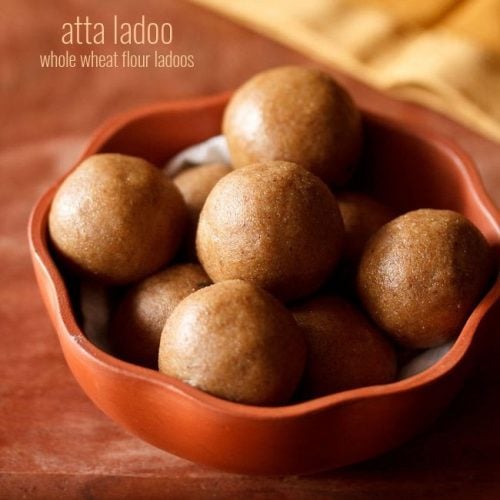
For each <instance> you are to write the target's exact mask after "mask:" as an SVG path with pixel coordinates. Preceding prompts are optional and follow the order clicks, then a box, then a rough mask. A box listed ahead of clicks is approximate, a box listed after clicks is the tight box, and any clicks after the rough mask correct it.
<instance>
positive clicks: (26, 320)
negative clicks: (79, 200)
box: [0, 0, 500, 499]
mask: <svg viewBox="0 0 500 500" xmlns="http://www.w3.org/2000/svg"><path fill="white" fill-rule="evenodd" d="M114 14H118V15H119V16H120V18H122V19H123V20H129V21H134V20H137V19H138V18H140V16H141V15H142V14H144V15H145V16H146V17H147V18H149V19H151V20H155V21H163V20H168V21H169V22H170V23H172V25H173V28H174V41H173V43H172V45H171V46H170V47H169V48H168V50H172V51H174V52H175V53H178V54H192V55H193V56H194V59H195V68H194V69H165V68H163V69H161V68H150V69H149V70H141V69H125V70H120V69H72V68H68V69H41V68H40V61H39V55H40V54H42V53H46V52H50V50H51V49H53V50H54V51H56V52H61V51H63V50H64V49H65V47H64V46H63V45H62V44H61V42H60V36H61V26H62V23H64V22H70V21H74V20H75V16H76V15H80V16H89V17H90V18H91V19H92V20H93V21H96V22H97V21H102V22H110V20H111V17H112V16H113V15H114ZM0 16H1V17H0V19H1V21H2V26H0V70H1V74H0V76H1V78H0V109H1V111H2V113H1V117H2V125H1V133H0V141H1V145H0V146H1V149H0V173H1V182H0V204H1V217H0V256H1V259H2V266H1V268H0V269H1V270H0V273H1V278H0V499H4V498H5V499H11V498H12V499H14V498H16V499H17V498H250V499H252V498H259V499H263V498H266V499H267V498H298V499H302V498H304V499H306V498H314V499H316V498H319V499H321V498H339V499H344V498H345V499H372V498H384V499H385V498H405V497H406V498H453V499H456V498H464V499H469V498H471V499H472V498H474V499H478V498H485V499H490V498H491V499H493V498H500V431H499V425H500V397H499V394H500V370H499V369H498V359H499V357H500V340H499V341H498V342H497V343H496V345H494V346H492V349H491V350H490V352H488V353H486V354H485V355H484V356H483V357H482V359H481V363H480V364H479V366H478V368H477V369H476V371H475V372H474V374H473V375H472V376H471V377H470V379H469V380H468V382H467V383H466V385H465V387H464V388H463V390H462V391H461V393H460V394H459V396H458V397H457V399H456V400H455V401H454V403H453V404H452V405H451V407H450V408H449V409H448V410H447V411H446V413H445V414H444V415H443V416H442V417H441V418H440V419H439V421H438V422H437V423H436V424H435V425H434V426H433V427H432V428H431V429H429V430H428V431H427V432H426V433H425V434H422V435H420V436H418V437H417V438H415V439H414V440H412V441H411V442H410V443H408V444H407V445H405V446H403V447H402V448H400V449H398V450H396V451H394V452H392V453H390V454H387V455H385V456H383V457H380V458H378V459H375V460H372V461H369V462H366V463H363V464H358V465H355V466H351V467H347V468H343V469H341V470H335V471H331V472H328V473H322V474H318V475H313V476H307V477H297V476H293V477H264V478H261V477H258V478H256V477H248V476H242V475H235V474H227V473H222V472H219V471H216V470H212V469H209V468H206V467H202V466H199V465H196V464H193V463H190V462H187V461H185V460H182V459H180V458H177V457H175V456H172V455H169V454H167V453H165V452H163V451H161V450H157V449H155V448H153V447H151V446H149V445H148V444H146V443H144V442H142V441H140V440H139V439H137V438H135V437H134V436H131V435H130V434H128V433H127V432H125V431H124V430H122V429H121V428H119V427H118V426H116V425H115V424H114V423H113V422H112V421H110V420H109V419H108V418H107V417H106V416H104V415H103V414H102V413H101V412H100V411H99V410H98V409H97V408H95V407H94V406H93V404H92V403H91V402H90V401H89V400H88V399H87V397H86V396H85V395H84V394H83V392H82V391H81V390H80V389H79V387H78V386H77V384H76V382H75V381H74V379H73V378H72V376H71V374H70V373H69V370H68V368H67V367H66V365H65V362H64V359H63V357H62V354H61V352H60V350H59V346H58V344H57V340H56V335H55V333H54V331H53V329H52V327H51V325H50V323H49V319H48V316H47V314H46V311H45V310H44V308H43V306H42V303H41V300H40V297H39V294H38V290H37V288H36V284H35V281H34V276H33V272H32V268H31V264H30V261H29V255H28V245H27V239H26V225H27V220H28V216H29V212H30V210H31V207H32V206H33V204H34V202H35V201H36V199H37V197H38V196H39V195H40V194H41V193H42V192H44V190H45V189H46V188H47V187H48V186H49V185H50V184H51V183H52V182H54V180H56V179H57V178H58V177H59V176H60V175H61V174H62V173H63V172H64V171H65V170H66V169H67V168H68V167H69V166H70V165H71V163H72V162H73V161H74V160H75V159H76V158H77V156H78V155H79V153H80V152H81V150H82V147H83V145H84V144H85V141H86V139H87V138H88V135H89V133H90V132H91V131H92V130H93V129H94V128H95V127H96V126H97V125H99V124H100V122H101V121H102V120H103V119H105V118H106V117H108V116H110V115H112V114H114V113H116V112H119V111H122V110H125V109H129V108H130V107H133V106H136V105H138V104H142V103H147V102H151V101H157V100H164V99H174V98H179V97H189V96H195V95H200V94H205V95H206V94H211V93H215V92H219V91H222V90H226V89H230V88H234V87H235V86H236V85H238V84H239V83H240V82H241V81H243V80H244V79H245V78H247V77H249V76H250V75H252V74H253V73H255V72H256V71H259V70H262V69H264V68H266V67H270V66H274V65H279V64H284V63H307V62H308V60H307V58H305V57H304V56H301V55H299V54H297V53H294V52H293V51H291V50H289V49H287V48H284V47H282V46H280V45H278V44H276V43H273V42H271V41H270V40H267V39H265V38H263V37H261V36H259V35H257V34H254V33H252V32H250V31H248V30H246V29H244V28H242V27H240V26H237V25H235V24H233V23H232V22H230V21H228V20H226V19H223V18H220V17H218V16H216V15H214V14H212V13H210V12H207V11H205V10H203V9H200V8H199V7H195V6H192V5H190V4H188V3H185V2H184V1H178V0H177V1H175V0H143V1H141V2H135V1H132V0H126V1H121V2H118V1H109V2H101V1H98V0H87V1H86V2H85V4H83V6H82V4H81V3H80V2H78V1H76V0H71V1H63V0H60V1H54V2H44V3H42V2H30V1H28V0H24V1H20V0H2V3H1V6H0ZM88 48H89V47H85V46H72V48H71V49H72V51H73V52H75V53H78V51H86V50H88ZM97 49H98V50H103V51H104V50H105V49H106V47H104V48H99V47H97ZM107 49H109V47H107ZM138 50H143V51H151V47H144V48H142V49H141V48H139V49H138ZM162 50H165V49H164V48H163V49H162ZM336 74H337V76H338V77H339V78H340V79H341V81H342V82H343V83H344V84H346V85H347V86H348V87H349V89H350V90H351V92H352V93H353V95H354V96H355V98H356V100H357V101H358V102H359V103H361V104H363V105H364V106H365V107H367V108H369V109H372V110H375V111H376V110H377V109H381V108H383V107H386V106H387V101H386V100H385V99H384V98H383V97H381V96H380V95H379V93H378V92H376V91H374V90H371V89H368V88H366V87H365V86H364V85H362V84H360V83H359V82H355V81H352V80H351V79H349V78H347V77H346V76H344V75H341V74H339V73H336ZM390 112H391V114H393V115H394V116H396V117H401V116H402V115H405V116H406V115H408V108H407V107H404V106H398V105H395V106H393V107H392V108H391V111H390ZM411 119H412V120H413V121H415V122H419V123H421V124H422V125H423V126H426V127H429V128H432V129H435V130H437V131H439V132H441V133H443V134H446V135H450V136H452V137H453V138H454V139H455V140H457V141H458V142H459V143H460V144H462V146H463V147H464V148H465V149H466V150H467V151H469V153H470V154H471V155H472V157H473V158H474V159H475V161H476V163H477V165H478V167H479V170H480V171H481V174H482V175H483V179H484V181H485V184H486V186H487V189H488V190H489V192H490V194H491V196H492V197H493V198H494V199H495V200H496V202H497V204H498V203H499V202H500V146H499V145H498V144H494V143H492V142H490V141H488V140H486V139H484V138H482V137H480V136H478V135H476V134H475V133H473V132H471V131H468V130H466V129H464V128H462V127H460V126H458V125H456V124H454V123H453V122H451V121H450V120H447V119H446V118H444V117H440V116H438V115H431V114H429V113H428V112H427V111H426V110H423V109H420V108H418V107H413V108H412V110H411ZM498 334H499V337H500V328H499V332H498Z"/></svg>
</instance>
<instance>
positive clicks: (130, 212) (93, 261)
mask: <svg viewBox="0 0 500 500" xmlns="http://www.w3.org/2000/svg"><path fill="white" fill-rule="evenodd" d="M186 219H187V215H186V206H185V203H184V200H183V199H182V196H181V194H180V193H179V191H178V189H177V188H176V187H175V186H174V184H173V183H172V181H171V180H169V179H168V178H167V177H166V176H164V175H163V174H162V173H161V172H160V170H159V169H157V168H156V167H154V165H152V164H151V163H149V162H147V161H146V160H143V159H141V158H136V157H132V156H125V155H120V154H96V155H93V156H90V157H88V158H87V159H85V160H84V161H83V162H82V163H81V164H80V165H79V166H78V167H77V168H76V169H75V170H74V171H73V172H72V173H71V174H69V175H68V177H66V179H65V180H64V181H63V182H62V184H61V185H60V186H59V189H58V190H57V193H56V195H55V197H54V200H53V202H52V207H51V209H50V214H49V233H50V237H51V240H52V243H53V245H54V248H55V250H56V252H57V253H58V254H59V256H60V257H61V259H62V261H63V262H64V263H65V264H66V265H67V266H68V268H69V269H71V270H73V271H75V272H77V273H79V274H81V275H84V276H86V277H90V278H93V279H96V280H99V281H102V282H105V283H108V284H125V283H129V282H132V281H136V280H139V279H141V278H144V277H145V276H147V275H149V274H151V273H153V272H155V271H157V270H158V269H160V268H161V267H162V266H164V265H165V264H166V263H167V262H168V261H169V260H170V259H171V258H172V257H173V256H174V255H175V253H176V251H177V249H178V247H179V244H180V242H181V239H182V237H183V235H184V229H185V224H186Z"/></svg>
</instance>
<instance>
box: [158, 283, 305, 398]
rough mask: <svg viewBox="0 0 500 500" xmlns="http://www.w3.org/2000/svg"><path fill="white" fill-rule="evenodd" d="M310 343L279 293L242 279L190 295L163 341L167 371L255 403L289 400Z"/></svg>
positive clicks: (163, 366)
mask: <svg viewBox="0 0 500 500" xmlns="http://www.w3.org/2000/svg"><path fill="white" fill-rule="evenodd" d="M305 358H306V345H305V340H304V336H303V334H302V332H301V331H300V329H299V327H298V326H297V324H296V323H295V321H294V319H293V317H292V315H291V314H290V312H288V311H287V310H286V309H285V307H284V306H282V305H281V304H280V302H278V301H277V300H276V299H275V298H274V297H272V296H271V295H269V294H268V293H266V292H264V291H263V290H261V289H259V288H258V287H255V286H254V285H252V284H251V283H247V282H245V281H241V280H231V281H224V282H222V283H217V284H215V285H212V286H209V287H207V288H203V289H202V290H198V291H197V292H195V293H193V294H191V295H189V296H188V297H187V298H185V299H184V300H183V301H182V302H181V303H180V304H179V305H178V306H177V307H176V308H175V310H174V312H173V313H172V314H171V316H170V317H169V318H168V320H167V322H166V324H165V328H164V329H163V332H162V335H161V341H160V352H159V358H158V366H159V368H160V371H161V372H163V373H165V374H167V375H170V376H172V377H176V378H178V379H180V380H183V381H184V382H186V383H188V384H190V385H192V386H194V387H197V388H199V389H201V390H203V391H205V392H208V393H210V394H213V395H215V396H218V397H221V398H224V399H228V400H231V401H237V402H240V403H247V404H254V405H276V404H281V403H285V402H287V401H288V400H289V399H290V397H291V395H292V393H293V392H294V390H295V388H296V387H297V385H298V382H299V380H300V377H301V375H302V372H303V369H304V363H305Z"/></svg>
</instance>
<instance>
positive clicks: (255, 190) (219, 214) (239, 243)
mask: <svg viewBox="0 0 500 500" xmlns="http://www.w3.org/2000/svg"><path fill="white" fill-rule="evenodd" d="M343 237H344V227H343V224H342V218H341V216H340V212H339V209H338V205H337V202H336V200H335V197H334V196H333V195H332V193H331V192H330V190H329V189H328V187H327V186H326V184H324V183H323V182H322V181H321V180H320V179H318V178H317V177H316V176H315V175H313V174H311V173H310V172H308V171H307V170H305V169H303V168H302V167H300V166H299V165H296V164H294V163H289V162H280V161H270V162H263V163H258V164H254V165H249V166H246V167H243V168H240V169H238V170H235V171H234V172H232V173H230V174H229V175H227V176H226V177H224V178H223V179H221V180H220V181H219V182H218V183H217V185H216V186H215V187H214V189H213V190H212V192H211V193H210V195H209V196H208V198H207V201H206V203H205V206H204V207H203V210H202V212H201V215H200V221H199V225H198V232H197V237H196V246H197V251H198V258H199V259H200V262H201V263H202V264H203V267H204V268H205V270H206V271H207V273H208V275H209V276H210V278H212V280H213V281H214V282H217V281H222V280H227V279H245V280H248V281H251V282H253V283H255V284H256V285H258V286H261V287H262V288H265V289H266V290H268V291H270V292H271V293H273V294H275V295H276V296H278V297H279V298H282V299H284V300H289V299H294V298H297V297H302V296H304V295H307V294H309V293H311V292H313V291H314V290H316V289H317V288H319V287H320V286H321V284H322V283H323V282H324V281H325V280H326V279H327V278H328V277H329V274H330V273H331V271H332V270H333V268H334V266H335V264H336V263H337V261H338V259H339V257H340V254H341V251H342V242H343Z"/></svg>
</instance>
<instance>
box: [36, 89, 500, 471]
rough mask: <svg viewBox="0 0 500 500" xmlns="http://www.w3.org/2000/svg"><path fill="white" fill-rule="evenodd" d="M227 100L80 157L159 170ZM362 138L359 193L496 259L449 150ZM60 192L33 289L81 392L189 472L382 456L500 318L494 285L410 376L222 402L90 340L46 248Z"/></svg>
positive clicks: (499, 235) (417, 140) (169, 106)
mask: <svg viewBox="0 0 500 500" xmlns="http://www.w3.org/2000/svg"><path fill="white" fill-rule="evenodd" d="M227 99H228V94H225V95H221V96H216V97H210V98H203V99H198V100H191V101H186V102H169V103H164V104H158V105H155V106H150V107H148V108H143V109H141V110H138V111H133V112H130V113H127V114H125V115H122V116H119V117H117V118H115V119H112V120H111V121H109V122H108V123H107V124H106V125H105V126H104V127H103V128H101V129H100V130H99V131H98V132H97V133H96V134H95V136H94V138H93V140H92V141H91V143H90V145H89V147H88V148H87V150H86V151H85V153H84V154H83V156H82V158H83V157H86V156H88V155H90V154H92V153H96V152H103V151H109V152H120V153H126V154H133V155H137V156H142V157H145V158H147V159H149V160H151V161H152V162H154V163H156V164H158V165H160V164H162V163H163V162H164V161H165V160H167V159H168V158H170V157H171V156H172V155H173V154H175V153H177V152H178V151H179V150H181V149H183V148H185V147H186V146H188V145H191V144H194V143H197V142H199V141H202V140H204V139H207V138H208V137H211V136H213V135H215V134H217V133H219V130H220V122H221V116H222V112H223V109H224V106H225V104H226V102H227ZM365 129H366V148H365V160H364V161H363V163H362V166H361V168H360V171H359V175H358V179H357V181H356V182H357V183H358V184H359V185H360V188H361V189H365V190H368V191H370V192H372V193H373V194H374V195H375V196H377V197H378V198H381V199H383V200H385V202H386V203H388V204H389V205H392V206H393V207H395V208H396V209H397V210H399V211H401V212H403V211H406V210H410V209H413V208H417V207H436V208H439V207H441V208H444V207H446V208H450V209H454V210H457V211H459V212H462V213H463V214H465V215H466V216H467V217H469V218H470V219H471V220H472V221H473V222H474V223H475V224H476V225H477V226H478V227H479V228H480V229H481V231H482V232H483V234H484V235H485V236H486V238H487V239H488V240H489V242H490V244H491V245H492V246H494V247H495V249H496V251H497V256H498V248H499V246H500V230H499V219H498V214H497V212H496V210H495V208H494V205H493V204H492V202H491V201H490V200H489V199H488V197H487V195H486V194H485V191H484V189H483V187H482V185H481V182H480V180H479V176H478V174H477V173H476V171H475V169H474V166H473V164H472V162H471V160H470V159H469V158H468V157H467V156H466V155H465V154H464V153H463V152H462V151H461V150H460V149H459V148H458V147H457V146H456V145H454V144H452V143H450V142H448V141H446V140H444V139H442V138H440V137H436V136H434V135H430V134H429V133H427V132H425V131H422V130H417V129H415V128H412V127H410V126H408V125H405V124H404V123H394V122H393V121H390V120H388V119H385V118H383V117H381V116H374V115H371V114H368V113H365ZM82 158H81V159H82ZM81 159H80V160H79V161H78V162H77V163H79V162H80V161H81ZM73 168H74V167H73ZM59 182H60V181H59ZM58 184H59V183H56V185H54V186H53V187H52V188H51V189H50V190H49V191H48V192H47V193H46V194H45V195H44V196H43V197H42V198H41V199H40V201H39V202H38V203H37V205H36V206H35V208H34V210H33V213H32V216H31V220H30V223H29V238H30V245H31V255H32V259H33V264H34V267H35V272H36V276H37V279H38V284H39V287H40V290H41V293H42V296H43V299H44V301H45V304H46V306H47V309H48V311H49V314H50V317H51V319H52V322H53V324H54V326H55V329H56V331H57V334H58V336H59V341H60V344H61V347H62V350H63V353H64V356H65V358H66V361H67V363H68V365H69V367H70V368H71V371H72V372H73V374H74V376H75V378H76V379H77V380H78V382H79V384H80V385H81V387H82V389H83V390H84V391H85V393H86V394H87V395H88V396H89V397H90V398H91V399H92V401H94V403H95V404H96V405H97V406H98V407H99V408H100V409H101V410H102V411H103V412H104V413H106V414H107V415H108V416H109V417H110V418H112V419H113V420H115V421H116V422H118V423H119V424H121V425H122V426H124V427H125V428H126V429H128V430H129V431H131V432H132V433H134V434H136V435H137V436H139V437H140V438H142V439H144V440H145V441H147V442H149V443H152V444H153V445H155V446H157V447H159V448H162V449H164V450H166V451H168V452H170V453H173V454H175V455H178V456H180V457H184V458H187V459H189V460H192V461H195V462H200V463H203V464H208V465H210V466H214V467H217V468H220V469H224V470H228V471H235V472H240V473H258V474H287V473H293V474H297V473H309V472H314V471H319V470H324V469H330V468H334V467H338V466H342V465H346V464H351V463H354V462H358V461H361V460H365V459H368V458H371V457H374V456H376V455H378V454H381V453H383V452H385V451H387V450H390V449H391V448H394V447H396V446H398V445H399V444H401V443H403V442H404V441H406V440H408V439H409V438H410V437H412V436H413V435H415V434H416V433H417V432H418V431H420V430H421V429H423V428H425V427H426V426H428V425H429V424H430V423H431V422H432V421H434V419H435V418H436V417H437V416H438V415H439V413H440V412H441V411H442V410H443V409H444V408H445V407H446V405H448V403H449V402H450V400H451V399H452V397H453V396H454V395H455V394H456V392H457V391H458V390H459V388H460V386H461V384H462V383H463V381H464V378H465V377H466V375H467V372H468V371H469V369H470V367H471V366H472V364H473V361H474V359H475V358H476V357H477V355H478V353H480V352H481V351H482V350H483V349H484V348H485V347H487V346H488V343H489V342H491V338H492V334H493V333H494V325H495V323H496V322H497V321H498V318H499V317H500V300H499V297H500V284H499V282H498V281H496V282H495V283H493V284H492V286H491V288H490V290H489V291H488V293H487V295H486V296H485V297H484V298H483V300H482V301H481V303H480V304H479V305H478V306H477V307H476V309H475V310H474V311H473V312H472V314H471V315H470V317H469V319H468V321H467V323H466V325H465V327H464V328H463V331H462V332H461V334H460V336H459V337H458V339H457V340H456V342H455V344H454V346H453V347H452V349H451V350H450V351H449V352H448V354H446V355H445V356H444V358H442V359H441V360H440V361H439V362H437V363H436V364H435V365H434V366H432V367H431V368H429V369H427V370H426V371H424V372H422V373H420V374H418V375H415V376H413V377H410V378H407V379H405V380H402V381H398V382H395V383H392V384H388V385H379V386H372V387H366V388H360V389H356V390H350V391H345V392H341V393H338V394H333V395H330V396H325V397H322V398H318V399H314V400H311V401H307V402H302V403H297V404H291V405H288V406H284V407H277V408H276V407H275V408H265V407H254V406H245V405H241V404H236V403H232V402H228V401H223V400H221V399H218V398H216V397H213V396H210V395H208V394H205V393H203V392H200V391H198V390H197V389H194V388H192V387H190V386H188V385H186V384H184V383H182V382H180V381H177V380H174V379H172V378H169V377H167V376H165V375H163V374H161V373H159V372H155V371H153V370H149V369H146V368H142V367H139V366H135V365H132V364H129V363H126V362H124V361H120V360H119V359H117V358H115V357H113V356H111V355H109V354H106V353H105V352H103V351H101V350H100V349H98V348H97V347H95V346H94V345H93V344H92V343H90V342H89V341H88V340H87V338H86V337H85V335H84V333H83V332H82V330H81V327H80V326H79V323H78V320H77V317H78V313H77V312H75V309H74V307H73V305H72V303H71V295H70V293H69V290H70V289H71V285H72V283H71V280H70V279H69V278H65V277H63V276H62V275H61V273H60V272H59V270H58V268H57V267H56V265H55V263H54V260H53V258H52V256H51V253H50V251H49V248H48V242H47V214H48V211H49V207H50V203H51V200H52V198H53V196H54V192H55V190H56V188H57V186H58Z"/></svg>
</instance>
